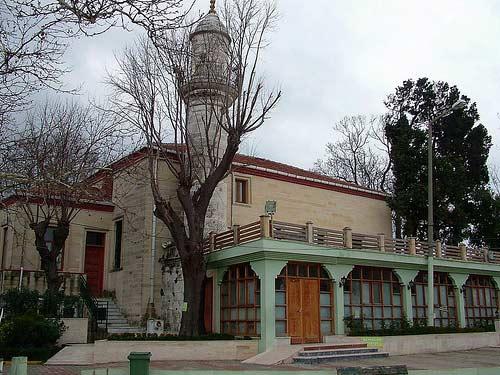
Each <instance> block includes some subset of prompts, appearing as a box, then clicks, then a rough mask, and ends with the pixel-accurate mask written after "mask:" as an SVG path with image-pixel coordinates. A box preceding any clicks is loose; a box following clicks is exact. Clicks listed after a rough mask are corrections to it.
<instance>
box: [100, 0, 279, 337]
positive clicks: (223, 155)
mask: <svg viewBox="0 0 500 375" xmlns="http://www.w3.org/2000/svg"><path fill="white" fill-rule="evenodd" d="M212 7H213V5H212ZM221 9H222V10H221V12H220V13H221V19H222V21H219V17H218V16H217V14H216V13H215V10H214V9H213V8H212V9H211V12H210V14H208V15H207V16H206V17H205V18H204V19H203V20H202V21H201V23H200V25H199V26H198V28H197V29H195V30H194V31H193V30H189V29H187V30H175V31H171V32H170V33H169V34H168V36H167V37H166V38H165V39H164V42H157V43H156V46H157V48H155V47H153V45H152V43H149V42H147V41H144V40H142V41H140V42H139V43H138V44H137V45H136V46H135V48H130V49H127V50H126V51H125V53H124V54H123V56H122V57H121V58H119V60H118V63H119V68H120V69H119V70H120V72H119V74H118V75H115V76H112V77H110V79H109V82H110V84H111V85H112V87H113V88H114V90H115V96H114V98H113V103H114V104H115V106H116V108H117V109H116V111H117V113H119V114H121V115H122V116H123V118H124V119H126V120H128V121H129V122H130V123H132V124H134V125H135V126H136V127H138V128H139V129H140V131H141V133H142V135H143V137H144V139H145V142H146V144H147V147H148V150H149V155H148V156H149V171H150V175H151V177H152V178H151V189H152V193H153V197H154V202H155V204H156V209H155V212H154V213H155V215H156V216H157V217H158V218H159V219H160V220H161V221H162V222H163V223H165V225H166V226H167V227H168V229H169V231H170V233H171V235H172V238H173V241H174V243H175V245H176V247H177V251H178V253H179V256H180V260H181V265H182V270H183V276H184V293H185V295H184V300H185V301H186V302H187V303H188V306H189V308H188V310H187V311H186V312H183V315H182V323H181V329H180V334H181V335H186V336H195V335H199V334H200V333H202V332H203V331H204V327H203V324H202V316H203V314H202V311H203V298H202V290H203V282H204V278H205V272H206V263H205V257H204V239H205V238H206V237H205V236H206V234H207V233H206V230H205V225H206V215H207V210H208V209H209V206H210V204H211V203H210V202H211V200H212V199H213V197H214V191H215V190H216V189H217V188H218V185H219V186H220V184H221V183H222V181H223V180H224V178H225V177H226V176H227V175H228V173H229V172H230V170H231V165H232V161H233V158H234V156H235V154H236V153H237V151H238V148H239V146H240V144H241V141H242V138H243V137H245V136H246V135H247V134H249V133H251V132H252V131H254V130H256V129H257V128H259V127H260V126H262V124H263V123H264V121H265V120H266V118H267V117H268V116H269V114H270V112H271V110H272V109H273V108H274V107H275V106H276V104H277V103H278V101H279V99H280V97H281V91H279V90H277V91H275V90H270V91H268V90H266V85H265V81H264V79H263V77H262V76H261V75H260V74H259V63H260V58H261V53H262V50H263V48H264V47H265V46H266V45H267V43H268V41H267V39H266V37H267V34H268V32H269V31H270V30H271V29H272V27H273V26H274V23H275V21H276V16H277V13H276V9H275V6H274V5H272V4H269V3H265V2H262V1H258V0H243V1H241V0H227V1H226V2H224V3H223V5H222V7H221ZM214 27H215V28H216V29H215V30H214ZM191 31H193V32H191ZM156 163H163V164H164V165H166V166H167V167H168V169H169V170H170V171H171V173H173V175H174V176H175V177H176V179H177V187H176V195H175V196H167V195H165V194H164V193H163V190H162V187H161V184H160V183H159V182H158V180H157V179H156V178H155V177H156V170H157V164H156ZM179 206H180V207H179Z"/></svg>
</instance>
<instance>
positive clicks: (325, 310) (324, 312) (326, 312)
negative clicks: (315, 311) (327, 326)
mask: <svg viewBox="0 0 500 375" xmlns="http://www.w3.org/2000/svg"><path fill="white" fill-rule="evenodd" d="M331 311H332V310H331V308H329V307H322V308H321V310H320V316H321V319H330V318H331Z"/></svg>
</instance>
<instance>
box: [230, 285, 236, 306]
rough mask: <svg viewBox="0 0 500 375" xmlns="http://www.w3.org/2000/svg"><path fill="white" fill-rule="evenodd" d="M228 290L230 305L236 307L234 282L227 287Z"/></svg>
mask: <svg viewBox="0 0 500 375" xmlns="http://www.w3.org/2000/svg"><path fill="white" fill-rule="evenodd" d="M229 288H230V295H231V305H233V306H235V305H236V299H237V295H236V282H231V284H230V285H229Z"/></svg>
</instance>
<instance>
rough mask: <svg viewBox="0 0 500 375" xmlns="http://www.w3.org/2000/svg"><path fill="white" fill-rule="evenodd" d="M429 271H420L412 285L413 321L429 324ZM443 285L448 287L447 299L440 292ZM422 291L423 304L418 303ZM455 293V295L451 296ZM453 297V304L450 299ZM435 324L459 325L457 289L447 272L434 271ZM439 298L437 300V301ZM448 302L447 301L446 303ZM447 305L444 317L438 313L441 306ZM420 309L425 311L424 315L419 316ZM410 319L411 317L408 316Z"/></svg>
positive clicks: (442, 325)
mask: <svg viewBox="0 0 500 375" xmlns="http://www.w3.org/2000/svg"><path fill="white" fill-rule="evenodd" d="M427 277H428V273H427V271H420V272H419V273H418V275H417V276H416V277H415V279H414V281H413V284H412V287H411V302H412V309H413V317H412V320H413V322H414V323H415V322H419V321H420V322H422V323H423V324H425V325H427V309H428V301H427ZM441 287H445V288H446V301H443V300H442V298H441V293H440V292H439V290H440V288H441ZM450 292H451V293H450ZM420 293H422V302H423V303H422V304H420V303H418V299H419V298H418V297H419V295H420ZM450 294H453V297H451V296H450ZM452 299H453V304H450V301H451V300H452ZM434 300H435V301H434V326H436V327H458V314H457V289H456V287H455V285H454V284H453V281H452V280H451V279H450V276H449V274H448V273H446V272H434ZM436 300H437V301H436ZM444 302H446V303H444ZM442 306H446V309H447V311H448V312H447V314H448V315H447V317H443V316H442V313H441V312H440V313H439V316H438V314H437V313H436V312H437V311H438V310H439V309H440V307H442ZM450 309H452V311H453V314H451V315H450ZM418 311H423V315H422V316H418ZM408 319H409V317H408ZM446 320H447V321H448V324H443V322H444V321H446Z"/></svg>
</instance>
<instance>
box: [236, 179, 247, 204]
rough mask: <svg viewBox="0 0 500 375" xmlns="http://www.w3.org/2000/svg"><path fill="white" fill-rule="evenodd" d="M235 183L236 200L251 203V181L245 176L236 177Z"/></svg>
mask: <svg viewBox="0 0 500 375" xmlns="http://www.w3.org/2000/svg"><path fill="white" fill-rule="evenodd" d="M234 185H235V193H234V195H235V198H234V200H235V202H236V203H245V204H248V203H250V190H249V181H248V180H246V179H243V178H236V179H235V180H234Z"/></svg>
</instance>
